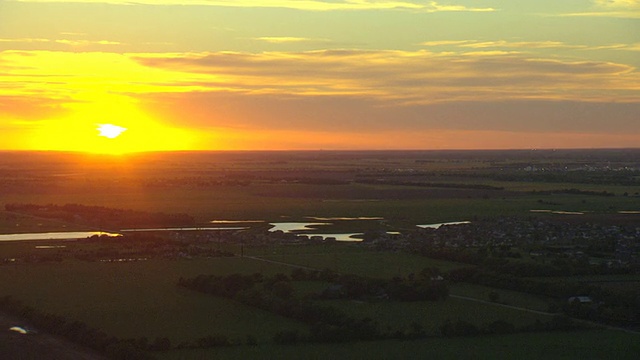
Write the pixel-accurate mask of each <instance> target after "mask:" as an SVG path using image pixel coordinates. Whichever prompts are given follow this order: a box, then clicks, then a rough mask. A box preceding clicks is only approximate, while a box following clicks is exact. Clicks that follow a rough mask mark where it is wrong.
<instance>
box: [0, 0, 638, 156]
mask: <svg viewBox="0 0 640 360" xmlns="http://www.w3.org/2000/svg"><path fill="white" fill-rule="evenodd" d="M639 18H640V1H637V0H572V1H550V0H541V1H524V0H509V1H499V0H481V1H478V0H473V1H472V0H442V1H414V0H399V1H358V2H352V1H321V0H308V1H289V0H265V1H222V0H220V1H217V0H213V1H205V0H194V1H175V0H174V1H171V0H170V1H151V0H141V1H137V2H136V4H131V3H130V2H128V1H118V0H111V1H107V0H105V1H90V0H84V1H83V0H77V1H46V0H41V1H36V0H32V1H29V0H24V1H2V2H1V3H0V73H1V74H2V76H0V132H1V133H2V140H1V141H0V149H2V150H64V151H83V152H104V153H126V152H135V151H152V150H249V149H251V150H286V149H301V150H305V149H307V150H308V149H501V148H607V147H637V144H638V143H640V122H639V121H637V118H638V114H640V91H639V90H640V76H639V73H638V70H637V67H638V65H639V63H640V57H639V56H638V51H640V26H639V24H640V23H639V21H640V20H639ZM96 123H98V124H117V125H118V126H121V127H123V128H127V129H128V130H127V131H126V132H124V133H122V135H121V136H118V137H117V138H114V139H108V138H105V137H102V138H99V137H98V136H97V135H96V131H95V124H96Z"/></svg>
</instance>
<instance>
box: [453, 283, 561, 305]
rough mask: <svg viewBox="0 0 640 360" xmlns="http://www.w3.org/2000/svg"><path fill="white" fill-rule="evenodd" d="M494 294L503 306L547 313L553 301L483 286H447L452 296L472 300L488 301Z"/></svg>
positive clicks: (462, 284)
mask: <svg viewBox="0 0 640 360" xmlns="http://www.w3.org/2000/svg"><path fill="white" fill-rule="evenodd" d="M492 292H495V293H496V294H497V295H498V300H497V302H498V303H500V304H505V305H512V306H517V307H521V308H525V309H531V310H537V311H544V312H546V311H548V310H549V304H550V303H551V302H553V301H554V299H550V298H544V297H542V296H536V295H531V294H526V293H522V292H518V291H511V290H504V289H496V288H491V287H488V286H483V285H476V284H468V283H455V284H452V285H450V286H449V293H450V294H452V295H459V296H466V297H470V298H474V299H479V300H484V301H490V300H491V299H490V294H491V293H492Z"/></svg>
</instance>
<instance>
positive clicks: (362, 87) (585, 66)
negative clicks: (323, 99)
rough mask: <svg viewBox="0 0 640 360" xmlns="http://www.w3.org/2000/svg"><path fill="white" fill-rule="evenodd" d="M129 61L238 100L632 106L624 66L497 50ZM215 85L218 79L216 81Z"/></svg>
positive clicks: (633, 77) (629, 70)
mask: <svg viewBox="0 0 640 360" xmlns="http://www.w3.org/2000/svg"><path fill="white" fill-rule="evenodd" d="M133 59H134V60H136V61H137V62H139V63H140V64H142V65H144V66H147V67H151V68H159V69H166V70H171V71H175V72H184V73H186V74H198V75H200V76H203V78H202V79H204V82H202V81H201V80H199V81H196V82H195V83H188V82H182V85H184V86H186V85H191V86H201V87H204V88H206V87H208V86H217V87H220V86H222V85H224V87H226V89H228V90H230V91H241V92H246V93H271V94H296V95H299V94H306V95H309V96H313V95H344V96H363V97H370V98H384V99H393V100H396V101H400V102H410V103H414V102H420V103H435V102H442V101H460V100H468V99H505V98H510V99H519V98H547V99H576V100H581V101H584V100H595V101H601V100H605V101H613V100H616V101H637V100H639V96H638V94H635V95H634V93H633V91H634V89H636V88H637V85H634V84H637V83H638V80H639V75H638V73H637V72H635V71H634V68H633V67H630V66H628V65H623V64H616V63H610V62H596V61H568V60H559V59H541V58H536V57H528V56H526V54H517V53H516V54H512V53H508V52H500V51H498V52H496V51H488V52H483V51H475V52H469V53H461V54H445V55H442V54H438V53H431V52H428V51H415V52H408V51H361V50H323V51H309V52H269V53H262V54H249V53H221V52H219V53H201V54H178V55H175V56H167V55H153V54H148V55H138V56H134V57H133ZM207 77H208V78H209V79H210V80H206V79H207ZM221 78H223V79H226V80H224V81H216V80H217V79H221ZM177 86H178V85H177ZM636 90H637V89H636Z"/></svg>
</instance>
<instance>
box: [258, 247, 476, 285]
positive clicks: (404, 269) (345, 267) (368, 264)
mask: <svg viewBox="0 0 640 360" xmlns="http://www.w3.org/2000/svg"><path fill="white" fill-rule="evenodd" d="M263 258H265V259H269V260H274V261H279V262H285V263H289V264H295V265H300V266H305V267H310V268H314V269H330V270H333V271H335V272H338V273H345V274H354V275H359V276H366V277H372V278H385V279H389V278H392V277H394V276H407V275H408V274H411V273H414V274H417V273H419V272H420V271H422V270H423V269H424V268H427V267H436V268H439V269H440V270H442V271H449V270H452V269H457V268H460V267H464V264H459V263H455V262H451V261H443V260H434V259H429V258H426V257H424V256H419V255H411V254H403V253H383V252H372V251H362V252H357V253H356V252H346V253H341V252H333V253H331V252H326V253H312V254H290V255H287V254H284V255H278V254H272V255H267V256H263Z"/></svg>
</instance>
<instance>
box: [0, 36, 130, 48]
mask: <svg viewBox="0 0 640 360" xmlns="http://www.w3.org/2000/svg"><path fill="white" fill-rule="evenodd" d="M0 43H16V44H20V43H22V44H31V43H47V44H63V45H69V46H89V45H122V43H121V42H118V41H109V40H80V39H43V38H16V39H10V38H4V39H0Z"/></svg>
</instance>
